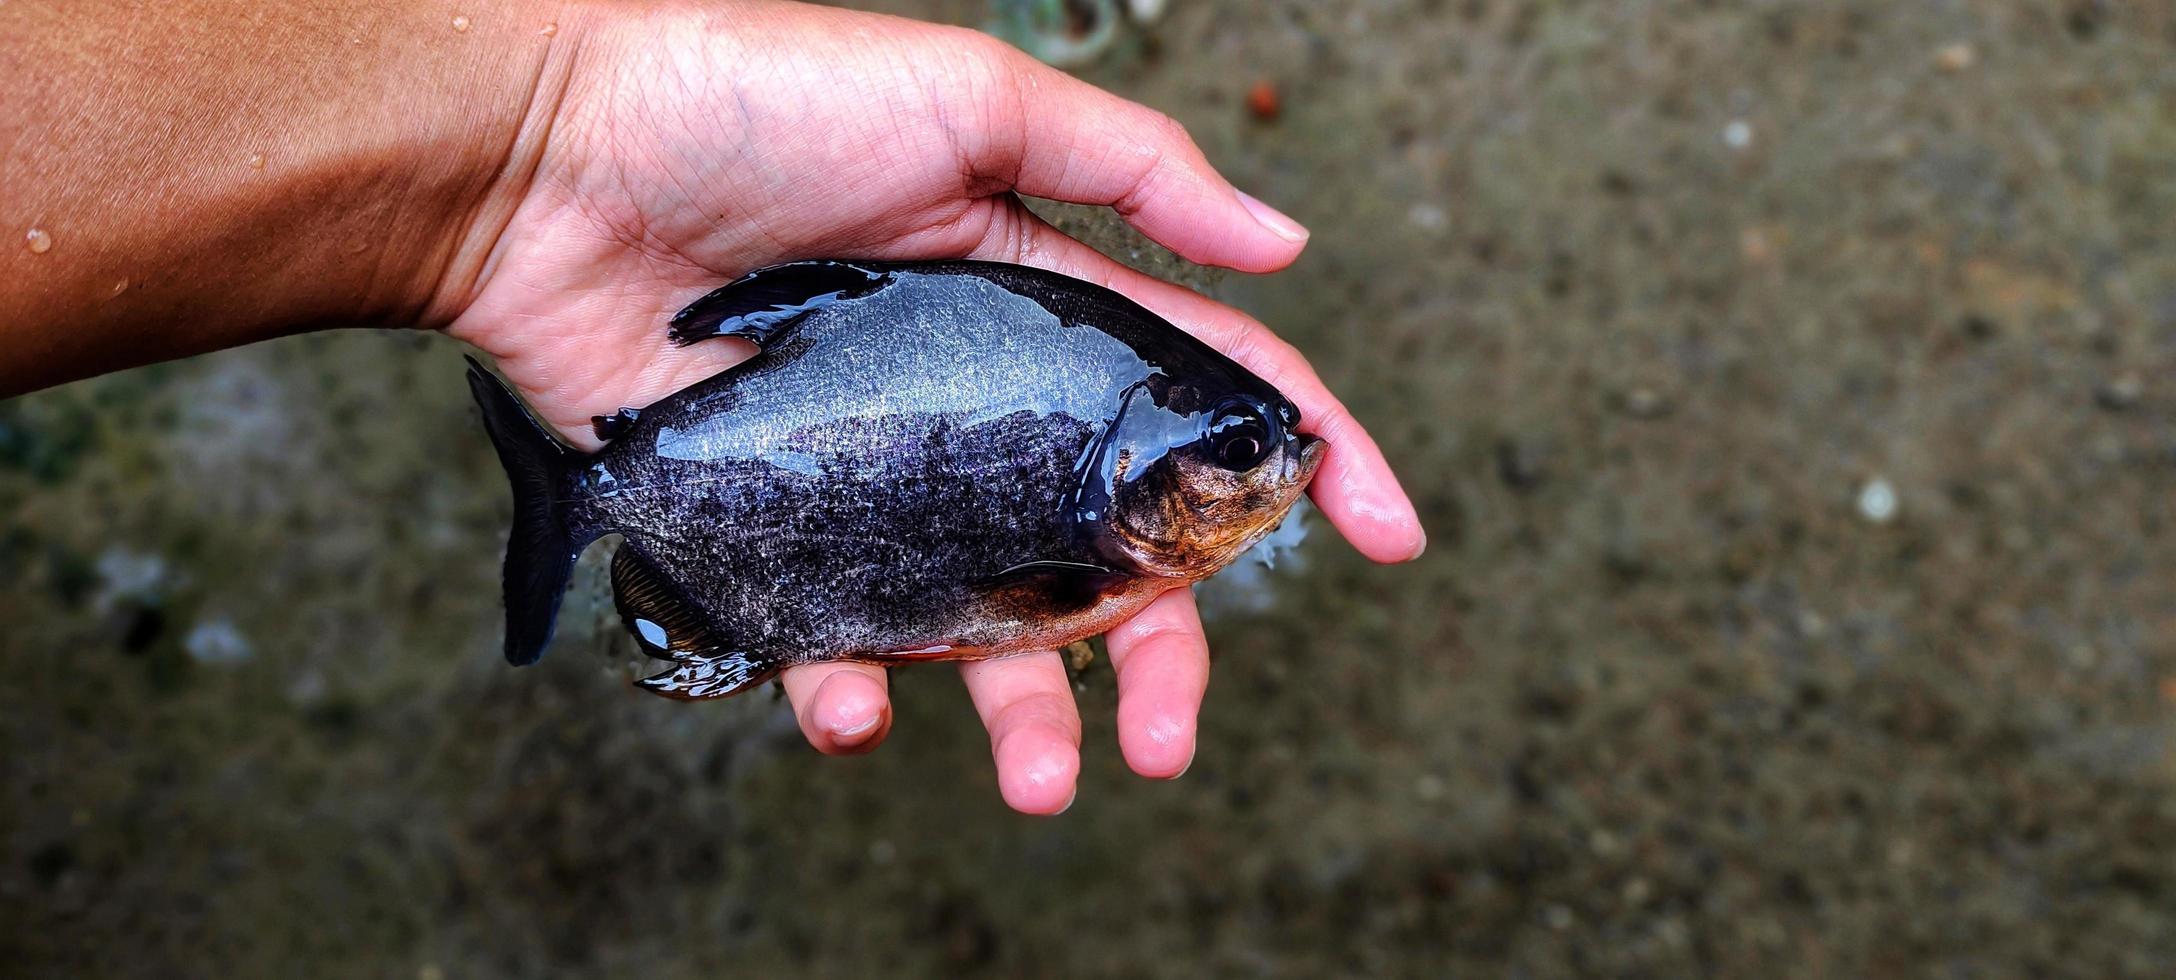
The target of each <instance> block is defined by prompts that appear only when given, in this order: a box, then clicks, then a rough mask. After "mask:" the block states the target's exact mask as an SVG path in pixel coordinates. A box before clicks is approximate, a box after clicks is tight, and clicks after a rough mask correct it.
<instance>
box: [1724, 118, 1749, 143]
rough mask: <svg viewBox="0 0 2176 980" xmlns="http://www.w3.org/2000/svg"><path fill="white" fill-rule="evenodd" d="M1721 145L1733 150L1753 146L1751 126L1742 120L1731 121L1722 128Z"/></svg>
mask: <svg viewBox="0 0 2176 980" xmlns="http://www.w3.org/2000/svg"><path fill="white" fill-rule="evenodd" d="M1723 143H1724V144H1725V145H1727V146H1729V147H1730V148H1731V149H1733V150H1742V149H1745V148H1746V147H1748V146H1752V145H1753V126H1752V124H1750V123H1748V122H1746V121H1745V120H1743V119H1733V120H1731V121H1730V125H1727V126H1724V127H1723Z"/></svg>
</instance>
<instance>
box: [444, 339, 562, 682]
mask: <svg viewBox="0 0 2176 980" xmlns="http://www.w3.org/2000/svg"><path fill="white" fill-rule="evenodd" d="M468 387H469V391H470V393H472V394H474V395H475V396H476V406H477V407H478V408H481V409H483V415H484V428H485V430H487V431H489V432H490V433H491V444H492V445H493V446H495V447H497V448H498V450H499V462H500V463H502V464H504V465H505V466H506V476H507V479H508V480H510V481H512V483H513V485H514V532H513V534H512V535H510V536H509V537H508V538H507V541H506V569H505V588H506V660H507V662H508V663H511V664H514V665H516V666H522V665H526V664H533V663H535V662H536V660H537V658H538V657H541V656H543V655H544V648H545V647H547V646H550V645H551V642H552V629H553V626H554V625H555V623H556V621H557V620H558V618H559V601H560V599H561V598H562V597H564V596H565V595H566V591H567V579H568V577H569V576H571V575H572V574H573V572H574V559H575V558H576V557H577V556H579V555H580V554H581V553H582V546H584V545H586V544H588V543H589V541H590V538H591V536H590V535H587V534H582V535H576V534H569V533H568V530H567V527H566V523H565V518H564V515H562V514H561V512H560V508H559V506H558V502H557V501H556V500H555V499H554V496H555V494H554V488H555V487H556V486H557V484H558V481H559V477H560V474H562V473H564V472H565V471H566V470H567V469H568V468H570V467H572V466H574V465H576V463H577V462H578V461H579V460H580V459H582V458H583V457H582V454H580V453H577V452H575V451H574V450H571V449H568V448H567V447H565V446H563V445H561V444H560V443H559V440H557V439H554V438H552V435H551V433H549V432H546V431H544V427H543V426H541V425H538V424H537V421H536V419H534V418H532V417H530V415H529V412H528V410H527V409H525V408H523V407H522V406H521V401H520V400H519V399H517V398H515V397H514V393H513V391H512V390H510V389H508V388H507V387H506V384H505V382H502V381H500V380H499V379H498V378H497V377H495V376H493V375H492V374H491V373H490V372H489V371H486V370H484V368H483V365H481V364H478V363H477V362H476V359H475V358H473V357H471V358H469V359H468Z"/></svg>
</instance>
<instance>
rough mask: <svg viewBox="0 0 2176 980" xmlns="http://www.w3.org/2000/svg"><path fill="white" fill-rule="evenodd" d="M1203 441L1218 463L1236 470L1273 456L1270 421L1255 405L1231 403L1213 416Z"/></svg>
mask: <svg viewBox="0 0 2176 980" xmlns="http://www.w3.org/2000/svg"><path fill="white" fill-rule="evenodd" d="M1203 441H1204V442H1205V443H1207V448H1208V450H1209V458H1210V459H1213V460H1215V461H1216V464H1217V465H1218V466H1221V467H1223V468H1225V469H1227V470H1232V471H1234V472H1238V471H1243V470H1251V469H1253V468H1254V467H1255V465H1256V464H1259V463H1260V462H1261V461H1262V459H1263V458H1264V457H1266V456H1268V455H1269V450H1270V429H1269V421H1268V420H1267V419H1264V418H1263V417H1262V413H1261V411H1260V410H1259V409H1257V408H1255V407H1254V406H1253V405H1249V404H1247V403H1245V402H1227V403H1226V404H1224V405H1221V406H1219V407H1218V408H1217V410H1216V414H1215V415H1213V416H1211V417H1210V419H1209V431H1208V433H1207V434H1206V435H1205V436H1204V437H1203Z"/></svg>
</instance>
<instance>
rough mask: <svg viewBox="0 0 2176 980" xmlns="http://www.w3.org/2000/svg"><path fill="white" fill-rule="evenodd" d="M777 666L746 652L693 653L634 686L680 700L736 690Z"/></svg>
mask: <svg viewBox="0 0 2176 980" xmlns="http://www.w3.org/2000/svg"><path fill="white" fill-rule="evenodd" d="M776 672H777V668H775V667H771V666H769V665H766V664H759V663H757V662H755V661H754V660H751V659H749V658H748V657H747V656H746V655H745V654H739V653H728V654H722V655H720V656H716V657H692V658H688V659H684V660H682V661H681V662H680V663H678V664H675V665H674V666H673V668H672V669H671V670H668V671H666V672H664V673H662V674H658V675H656V676H654V677H645V678H643V679H642V680H639V681H636V682H635V686H636V687H639V688H642V689H643V690H645V691H648V692H650V693H652V694H657V695H662V696H664V697H668V698H677V699H679V700H682V701H700V700H702V699H705V698H722V697H729V696H731V695H735V694H739V693H740V692H742V691H745V690H747V689H748V688H751V687H754V686H756V685H758V684H761V683H763V682H764V681H766V680H769V679H770V677H771V675H772V674H774V673H776Z"/></svg>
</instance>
